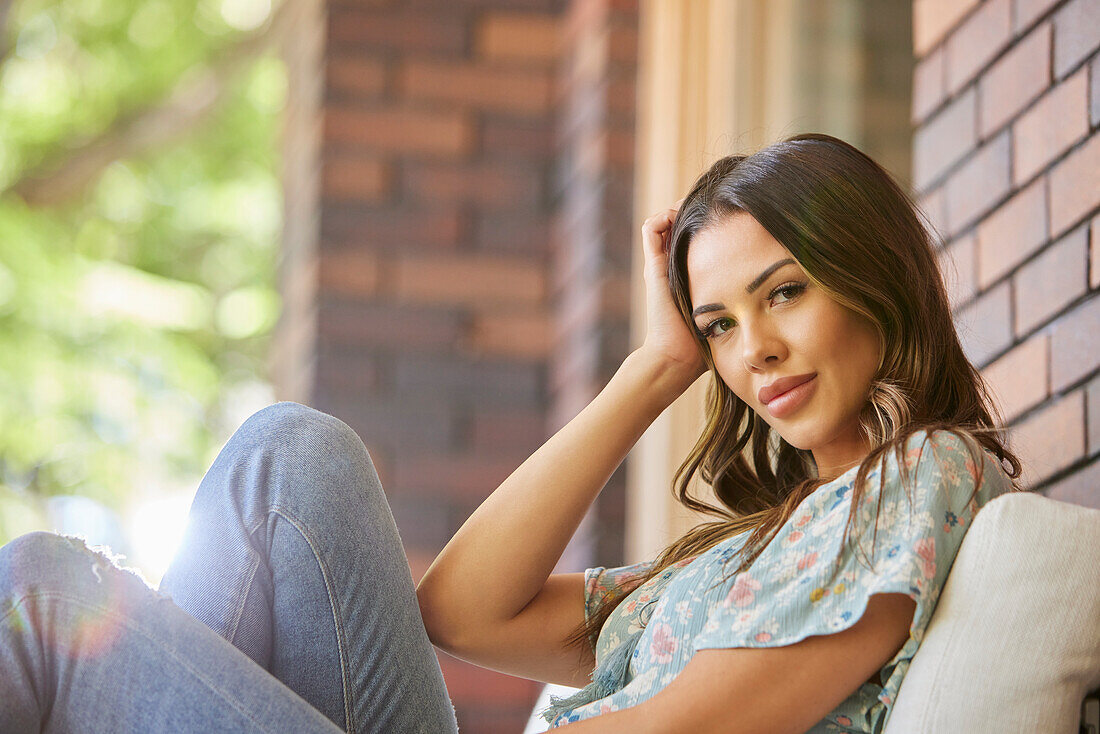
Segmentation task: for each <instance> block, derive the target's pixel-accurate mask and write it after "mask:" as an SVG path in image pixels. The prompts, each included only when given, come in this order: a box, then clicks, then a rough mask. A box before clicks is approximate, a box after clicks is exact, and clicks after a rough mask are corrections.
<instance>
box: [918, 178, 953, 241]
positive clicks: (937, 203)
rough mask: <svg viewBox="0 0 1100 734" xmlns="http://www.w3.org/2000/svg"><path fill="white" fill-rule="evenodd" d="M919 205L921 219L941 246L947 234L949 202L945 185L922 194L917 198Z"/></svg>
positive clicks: (930, 234)
mask: <svg viewBox="0 0 1100 734" xmlns="http://www.w3.org/2000/svg"><path fill="white" fill-rule="evenodd" d="M917 207H918V208H919V209H920V211H921V213H922V215H923V216H922V218H921V221H922V223H923V224H924V225H925V228H926V229H929V236H930V237H932V241H933V242H934V243H936V244H937V246H939V244H940V243H941V242H943V241H944V240H945V239H946V235H947V204H946V202H945V201H944V196H943V187H942V186H941V187H939V188H937V189H933V190H932V191H928V192H925V193H923V194H921V195H920V196H919V197H918V199H917Z"/></svg>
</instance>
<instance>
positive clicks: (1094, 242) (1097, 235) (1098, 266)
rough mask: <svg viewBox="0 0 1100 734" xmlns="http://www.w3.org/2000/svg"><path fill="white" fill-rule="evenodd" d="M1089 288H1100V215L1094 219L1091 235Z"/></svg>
mask: <svg viewBox="0 0 1100 734" xmlns="http://www.w3.org/2000/svg"><path fill="white" fill-rule="evenodd" d="M1089 242H1090V243H1091V244H1090V254H1089V262H1090V263H1091V267H1092V270H1091V271H1090V272H1089V288H1100V214H1097V215H1096V216H1095V217H1093V218H1092V233H1091V234H1090V235H1089Z"/></svg>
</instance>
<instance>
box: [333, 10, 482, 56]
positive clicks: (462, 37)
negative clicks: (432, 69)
mask: <svg viewBox="0 0 1100 734" xmlns="http://www.w3.org/2000/svg"><path fill="white" fill-rule="evenodd" d="M328 15H329V22H328V39H327V42H328V45H329V46H330V48H333V49H338V50H344V49H351V48H354V49H365V48H367V49H371V50H372V51H378V50H379V49H386V50H393V51H397V52H406V53H407V52H410V51H426V52H429V53H433V54H441V53H446V54H452V55H459V54H463V53H465V51H466V34H467V30H466V19H465V17H464V16H463V15H462V14H458V13H447V12H441V11H440V9H439V8H437V9H436V10H435V11H434V12H416V11H411V12H410V11H407V10H402V9H401V8H400V7H396V8H385V9H378V10H372V9H359V8H347V7H340V6H337V7H334V8H331V9H330V10H329V14H328Z"/></svg>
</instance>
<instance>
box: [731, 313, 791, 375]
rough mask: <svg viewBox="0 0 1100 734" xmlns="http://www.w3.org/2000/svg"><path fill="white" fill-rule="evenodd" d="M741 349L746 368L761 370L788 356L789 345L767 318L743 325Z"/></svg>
mask: <svg viewBox="0 0 1100 734" xmlns="http://www.w3.org/2000/svg"><path fill="white" fill-rule="evenodd" d="M741 350H742V359H743V360H744V362H745V369H747V370H748V371H750V372H753V371H756V372H760V371H763V370H765V369H767V368H768V367H769V366H771V365H773V364H776V363H777V362H781V361H783V360H784V359H786V358H787V347H786V344H785V342H784V341H783V339H782V337H781V335H780V334H778V333H776V331H775V329H774V328H773V325H772V324H769V323H768V322H767V319H763V320H760V321H757V322H755V323H746V324H742V326H741Z"/></svg>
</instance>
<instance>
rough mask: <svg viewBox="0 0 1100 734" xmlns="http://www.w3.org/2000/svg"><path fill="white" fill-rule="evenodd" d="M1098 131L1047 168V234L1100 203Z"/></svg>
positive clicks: (1059, 230) (1065, 226) (1062, 229)
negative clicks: (1048, 183)
mask: <svg viewBox="0 0 1100 734" xmlns="http://www.w3.org/2000/svg"><path fill="white" fill-rule="evenodd" d="M1097 171H1100V135H1093V136H1092V137H1090V138H1089V139H1088V140H1086V141H1085V143H1084V145H1081V146H1080V147H1078V148H1077V149H1076V150H1074V151H1072V152H1071V153H1070V154H1069V155H1068V156H1066V159H1065V160H1063V161H1061V162H1060V163H1058V165H1056V166H1055V167H1054V168H1053V169H1052V170H1051V172H1050V235H1051V237H1057V236H1059V235H1060V234H1062V232H1065V231H1066V230H1067V229H1069V228H1070V227H1072V226H1073V225H1074V224H1076V223H1077V222H1078V221H1080V219H1081V218H1082V217H1084V216H1085V215H1087V214H1088V213H1089V212H1090V211H1091V210H1092V209H1094V208H1095V207H1096V205H1097V204H1098V203H1100V176H1097V175H1096V172H1097Z"/></svg>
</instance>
